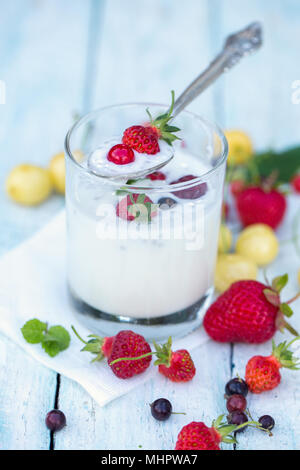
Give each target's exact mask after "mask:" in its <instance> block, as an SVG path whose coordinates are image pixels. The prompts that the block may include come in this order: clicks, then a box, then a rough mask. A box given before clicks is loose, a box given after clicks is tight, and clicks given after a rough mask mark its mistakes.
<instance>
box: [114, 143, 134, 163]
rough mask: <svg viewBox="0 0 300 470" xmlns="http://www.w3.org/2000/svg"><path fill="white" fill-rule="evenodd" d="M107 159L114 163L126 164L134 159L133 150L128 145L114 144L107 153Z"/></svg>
mask: <svg viewBox="0 0 300 470" xmlns="http://www.w3.org/2000/svg"><path fill="white" fill-rule="evenodd" d="M107 160H109V161H110V162H112V163H115V164H116V165H127V164H128V163H132V162H133V161H134V152H133V150H132V149H131V148H130V147H128V145H124V144H117V145H114V146H113V147H112V148H111V149H110V151H109V152H108V155H107Z"/></svg>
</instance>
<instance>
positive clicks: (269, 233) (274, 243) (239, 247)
mask: <svg viewBox="0 0 300 470" xmlns="http://www.w3.org/2000/svg"><path fill="white" fill-rule="evenodd" d="M278 250H279V243H278V240H277V237H276V235H275V233H274V231H273V230H272V229H271V227H269V226H268V225H264V224H254V225H249V227H247V228H245V229H244V230H243V231H242V232H241V233H240V235H239V237H238V239H237V242H236V252H237V253H238V254H240V255H242V256H247V258H249V259H251V260H252V261H254V262H255V263H256V264H258V266H265V265H266V264H269V263H271V262H272V261H273V260H274V259H275V258H276V256H277V255H278Z"/></svg>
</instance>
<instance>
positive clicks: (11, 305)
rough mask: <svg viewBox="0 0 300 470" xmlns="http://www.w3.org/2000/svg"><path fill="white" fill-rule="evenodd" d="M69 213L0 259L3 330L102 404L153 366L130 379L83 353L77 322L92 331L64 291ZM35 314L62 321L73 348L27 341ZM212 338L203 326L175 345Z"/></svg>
mask: <svg viewBox="0 0 300 470" xmlns="http://www.w3.org/2000/svg"><path fill="white" fill-rule="evenodd" d="M65 244H66V230H65V212H62V213H60V214H59V215H58V216H56V217H55V218H54V219H53V220H52V221H51V222H50V223H48V224H47V225H46V226H45V227H44V228H43V229H42V230H40V231H39V232H38V233H37V234H36V235H34V236H33V237H32V238H30V239H29V240H27V241H25V242H24V243H22V244H21V245H19V246H18V247H17V248H15V249H13V250H12V251H10V252H8V253H7V254H5V255H4V256H3V257H2V258H1V259H0V331H1V332H3V333H4V334H5V335H6V336H8V337H9V338H10V339H11V340H13V341H14V342H15V343H17V344H18V345H19V346H21V347H22V348H23V349H24V350H25V351H26V352H28V354H30V355H31V356H32V357H34V358H35V359H37V360H38V361H39V362H41V363H42V364H44V365H45V366H47V367H49V368H51V369H53V370H55V371H56V372H58V373H60V374H63V375H65V376H66V377H69V378H70V379H73V380H75V381H76V382H78V383H79V384H81V385H82V387H84V388H85V390H86V391H87V392H88V393H90V395H91V396H92V397H93V398H94V399H95V400H96V401H97V402H98V403H99V405H100V406H103V405H105V404H106V403H108V402H110V401H111V400H113V399H114V398H117V397H118V396H120V395H123V394H125V393H127V392H129V391H130V390H132V389H133V388H134V387H137V386H138V385H140V384H142V383H144V382H145V381H147V380H149V379H150V378H151V377H153V375H154V374H155V373H157V371H156V370H155V369H156V368H154V367H151V368H149V369H148V371H146V372H145V373H144V374H141V375H140V376H137V377H134V378H131V379H129V380H120V379H118V378H117V377H115V376H114V374H113V373H112V372H111V370H110V368H109V367H108V366H107V364H106V363H105V361H103V362H101V363H93V364H90V360H91V358H92V356H91V355H90V354H89V353H80V349H81V347H82V346H83V345H82V344H81V343H80V342H79V341H78V340H77V338H76V337H75V336H74V335H73V333H72V332H71V328H70V325H71V324H73V325H74V326H75V328H76V329H77V330H78V331H79V332H80V334H81V335H82V336H83V338H86V336H87V335H88V334H90V333H91V331H89V330H87V329H86V328H85V327H84V326H83V325H82V324H81V323H78V322H77V321H76V318H75V317H74V315H73V313H72V309H71V307H70V305H69V300H68V296H67V290H66V266H65V258H66V257H65ZM32 318H38V319H39V320H41V321H47V322H48V323H49V324H50V325H62V326H64V327H65V328H66V329H67V330H68V331H69V332H70V334H71V338H72V340H71V344H70V347H69V348H68V349H67V350H65V351H63V352H62V353H60V354H58V355H57V356H56V357H54V358H51V357H49V356H48V355H47V354H46V353H45V352H44V351H43V349H42V348H41V345H39V344H37V345H31V344H28V343H27V342H26V341H25V340H24V339H23V336H22V334H21V331H20V328H21V327H22V326H23V324H24V323H25V322H26V321H27V320H30V319H32ZM207 340H208V338H207V336H206V335H205V333H204V331H203V330H202V329H200V330H198V331H196V332H194V333H192V334H190V335H189V336H188V338H184V339H179V340H177V341H175V342H174V348H176V349H179V348H181V347H187V345H188V349H189V350H191V349H193V348H195V347H197V346H199V345H201V344H203V343H205V342H206V341H207Z"/></svg>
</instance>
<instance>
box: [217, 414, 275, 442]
mask: <svg viewBox="0 0 300 470" xmlns="http://www.w3.org/2000/svg"><path fill="white" fill-rule="evenodd" d="M223 418H224V415H221V416H219V417H218V418H217V419H216V420H215V421H213V423H212V427H213V428H214V429H215V430H216V431H217V432H218V433H219V434H220V436H221V437H222V442H225V443H227V444H235V443H236V439H235V438H234V437H233V436H231V435H230V434H231V433H233V432H237V431H239V430H240V429H243V428H246V427H247V426H249V427H252V428H256V429H260V430H261V431H264V432H267V433H268V434H269V435H270V436H271V435H272V433H271V432H270V431H268V430H267V429H264V428H263V427H262V425H261V424H260V423H258V422H257V421H254V420H251V421H247V422H246V423H243V424H240V425H238V426H237V425H236V424H228V423H226V422H222V420H223Z"/></svg>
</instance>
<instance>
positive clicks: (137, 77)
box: [0, 0, 300, 449]
mask: <svg viewBox="0 0 300 470" xmlns="http://www.w3.org/2000/svg"><path fill="white" fill-rule="evenodd" d="M137 18H138V21H137ZM257 19H258V20H262V21H263V22H264V24H265V27H266V45H265V48H264V50H263V51H262V52H261V53H260V54H257V55H256V56H254V57H251V58H250V59H247V60H245V61H244V63H243V64H241V65H240V66H239V67H237V68H236V69H235V70H234V71H232V72H231V73H230V74H228V75H227V76H226V77H225V78H223V79H221V80H220V81H219V82H218V84H216V85H215V86H214V87H213V88H212V89H210V90H208V91H207V92H206V93H205V94H204V95H203V96H202V97H200V98H199V99H198V100H197V101H196V102H195V103H193V104H192V105H191V109H192V110H194V111H196V112H199V113H201V114H204V115H206V116H207V117H208V118H210V119H214V120H216V121H217V122H219V123H220V124H221V125H224V126H229V127H232V126H233V127H242V128H245V129H246V130H248V131H249V132H250V133H251V134H252V136H253V138H254V141H255V143H256V144H257V146H258V147H259V148H262V147H268V146H271V145H274V146H276V147H281V146H283V145H288V144H292V143H295V142H298V141H299V132H298V128H299V122H300V119H299V118H300V114H299V113H300V106H296V105H292V104H291V100H290V94H291V83H292V81H293V80H296V79H299V76H297V74H298V68H297V67H298V62H297V60H296V59H297V57H296V53H295V38H297V37H298V29H299V25H300V5H299V2H297V0H287V1H286V0H285V1H283V0H274V1H273V2H272V5H271V4H270V5H269V4H268V2H261V1H259V0H253V1H251V2H244V3H243V7H242V8H241V4H240V2H238V1H237V0H226V2H225V1H221V2H220V1H218V0H201V1H199V0H190V1H189V2H188V7H187V6H186V5H184V6H183V3H182V2H181V0H152V2H151V8H147V10H146V11H145V4H144V2H141V1H138V0H113V1H104V0H86V1H85V2H82V1H81V0H64V1H63V2H62V1H60V0H51V1H49V0H39V1H34V0H27V1H23V0H13V1H12V2H6V4H5V6H3V7H2V13H1V19H0V21H1V25H0V26H1V27H0V71H1V72H0V73H1V76H0V79H1V80H5V81H6V84H7V103H6V105H4V106H3V105H1V106H0V145H1V147H0V148H1V165H0V180H1V185H2V186H3V182H4V179H5V176H6V174H7V172H8V171H9V169H10V168H12V167H13V166H14V165H16V164H17V163H20V162H24V161H30V162H33V163H39V164H43V165H46V164H47V162H48V160H49V157H50V156H51V155H52V154H53V153H55V152H56V151H59V150H61V148H62V144H63V138H64V135H65V132H66V129H67V128H68V126H69V124H70V123H71V120H72V112H73V111H78V112H82V111H87V110H88V109H89V108H96V107H100V106H103V105H106V104H113V103H117V102H121V101H123V102H124V101H142V100H143V101H147V100H150V101H158V102H167V101H168V99H169V92H170V90H171V89H175V91H176V93H177V94H178V93H180V92H181V91H182V90H183V88H184V87H185V86H186V85H187V84H188V83H189V82H190V81H191V80H192V79H193V78H194V76H195V75H196V74H197V73H198V72H199V71H200V70H201V69H202V68H203V67H205V66H206V65H207V63H208V62H209V60H210V59H211V58H212V55H213V53H216V52H218V50H219V48H220V47H221V45H222V42H223V40H224V37H225V35H226V34H227V33H229V32H232V31H234V30H236V29H238V28H240V27H242V26H244V25H245V24H246V23H248V22H250V21H253V20H257ZM62 205H63V200H62V198H60V197H52V198H51V200H49V201H48V202H47V203H46V204H44V205H43V206H41V207H39V208H35V209H24V208H20V207H18V206H15V205H14V204H12V203H11V202H9V201H8V200H7V198H6V197H5V195H4V193H3V191H2V192H1V191H0V207H1V210H0V226H1V227H5V229H4V230H3V229H2V230H1V231H0V253H4V252H5V251H7V250H8V249H9V248H11V247H13V246H15V245H16V244H18V243H19V242H20V241H21V240H23V239H24V238H26V237H28V236H30V235H31V234H32V233H33V232H34V231H35V230H37V229H38V228H39V227H41V226H42V225H43V224H44V223H45V222H46V221H47V220H48V219H49V218H50V217H51V216H52V215H53V214H54V213H55V212H56V211H57V210H58V209H59V208H60V207H62ZM294 287H295V285H294ZM298 310H299V306H298ZM299 326H300V325H299ZM268 347H269V345H264V346H261V347H259V348H256V347H255V348H253V347H252V348H249V347H247V346H238V347H237V346H236V347H234V349H233V361H232V356H231V349H230V346H229V345H226V346H220V345H216V344H214V343H208V344H207V345H205V346H202V347H201V348H198V349H197V350H195V351H194V353H193V356H194V357H195V362H196V365H197V369H198V374H197V377H196V378H195V381H193V382H192V383H191V384H187V385H183V386H180V385H179V386H174V385H172V384H171V383H168V382H166V381H164V379H163V378H162V377H157V379H155V380H153V381H151V382H149V383H147V384H145V385H143V386H142V387H140V388H138V389H136V390H135V391H134V392H132V393H130V394H129V395H127V396H124V397H122V398H120V399H118V400H115V401H114V402H112V403H111V404H109V405H108V406H106V407H105V408H100V407H99V406H98V405H97V404H96V403H95V402H94V401H93V400H92V399H91V398H90V397H89V396H88V395H87V393H86V392H85V391H84V390H83V389H82V388H81V387H80V386H78V385H77V384H75V383H74V382H71V381H70V380H68V379H66V378H64V377H61V379H60V386H59V390H58V392H59V393H58V399H59V402H58V403H59V406H60V408H61V409H62V410H63V411H64V412H65V413H66V416H67V421H68V426H67V428H66V429H65V430H63V431H62V432H60V433H58V434H57V436H56V437H55V441H54V448H56V449H114V448H116V449H118V448H121V449H137V448H139V446H142V448H144V449H170V448H173V447H174V442H175V439H176V435H177V433H178V431H179V430H180V428H181V426H182V425H183V424H186V423H187V422H189V421H191V420H193V419H195V420H202V419H205V421H207V422H210V421H211V420H212V419H213V418H215V417H217V416H218V415H219V414H221V413H223V412H224V410H225V407H224V399H223V389H224V384H225V382H226V381H227V380H228V378H229V377H230V375H231V367H232V366H233V363H234V369H233V373H236V372H239V373H242V372H243V369H244V366H245V363H246V362H247V359H248V358H249V357H250V355H251V354H254V353H256V352H263V353H265V352H267V350H268ZM0 357H1V359H0V399H1V401H0V448H3V449H13V448H18V449H22V448H24V449H31V448H35V449H47V448H49V447H50V436H49V433H48V432H47V430H46V429H45V427H44V423H43V420H44V415H45V414H46V412H47V411H48V409H49V408H51V407H52V406H53V403H54V400H55V395H56V391H57V390H56V374H54V373H52V372H50V371H48V370H47V369H45V368H43V367H41V366H39V365H38V364H37V363H35V362H33V361H32V360H31V359H30V358H28V357H24V354H23V353H22V352H21V351H20V350H19V349H18V348H15V346H13V345H12V343H10V342H9V341H8V340H6V339H4V338H3V337H1V339H0ZM12 357H13V360H11V358H12ZM284 378H285V380H286V382H285V385H283V386H282V388H281V389H280V395H279V393H277V392H274V393H272V394H267V396H261V397H252V398H251V401H250V406H251V410H254V414H255V413H256V415H257V416H258V415H259V414H260V413H261V414H262V413H271V414H272V415H274V417H275V419H276V421H277V422H278V429H276V433H275V436H274V437H273V438H272V440H271V439H269V438H267V437H266V436H261V435H258V434H257V433H255V432H254V431H249V432H247V433H245V434H244V435H243V436H241V437H240V444H239V448H241V449H264V448H276V449H297V448H298V449H299V446H300V435H299V433H300V430H299V425H298V422H299V407H298V406H297V400H299V379H297V375H296V374H293V373H291V374H288V373H285V374H284ZM281 393H282V394H283V395H281ZM160 396H167V397H169V398H170V399H171V401H172V402H173V404H174V409H175V410H176V411H185V412H186V413H187V414H186V416H182V415H174V416H173V417H172V418H171V420H170V421H168V422H166V423H157V422H155V421H154V420H153V419H152V418H151V415H150V413H149V405H148V404H149V403H150V402H151V401H153V400H154V399H156V398H158V397H160ZM282 397H283V398H282ZM16 403H17V405H16ZM227 448H228V447H227ZM229 448H230V447H229Z"/></svg>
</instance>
